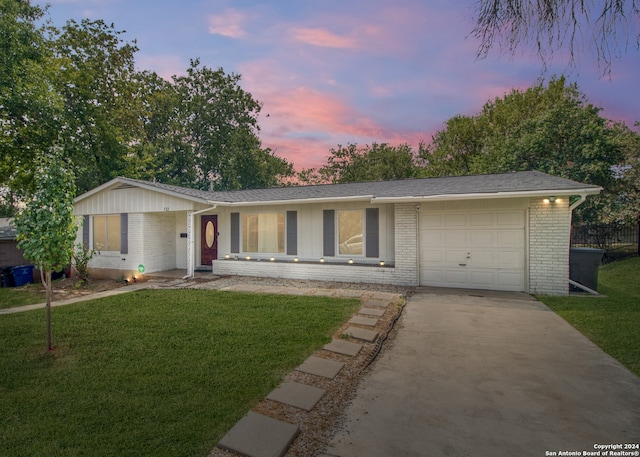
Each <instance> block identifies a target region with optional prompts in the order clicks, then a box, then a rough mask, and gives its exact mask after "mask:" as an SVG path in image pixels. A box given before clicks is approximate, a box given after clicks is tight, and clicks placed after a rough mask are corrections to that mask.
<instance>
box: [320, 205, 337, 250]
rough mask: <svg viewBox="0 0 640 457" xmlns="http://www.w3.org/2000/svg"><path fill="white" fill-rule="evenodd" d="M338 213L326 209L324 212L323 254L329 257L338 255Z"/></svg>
mask: <svg viewBox="0 0 640 457" xmlns="http://www.w3.org/2000/svg"><path fill="white" fill-rule="evenodd" d="M335 220H336V212H335V211H334V210H332V209H325V210H324V211H323V212H322V253H323V255H326V256H327V257H333V256H335V255H336V223H335Z"/></svg>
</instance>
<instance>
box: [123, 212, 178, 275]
mask: <svg viewBox="0 0 640 457" xmlns="http://www.w3.org/2000/svg"><path fill="white" fill-rule="evenodd" d="M129 230H131V224H129ZM142 245H143V246H144V258H143V261H142V262H141V263H142V264H143V265H144V267H145V273H153V272H156V271H164V270H172V269H174V268H176V216H175V214H174V213H148V214H145V215H144V234H143V239H142ZM129 249H130V250H131V240H130V241H129Z"/></svg>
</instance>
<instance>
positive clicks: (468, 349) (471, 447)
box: [325, 289, 640, 457]
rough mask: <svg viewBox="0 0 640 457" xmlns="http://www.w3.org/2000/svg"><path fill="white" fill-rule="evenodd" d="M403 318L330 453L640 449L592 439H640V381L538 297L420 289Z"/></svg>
mask: <svg viewBox="0 0 640 457" xmlns="http://www.w3.org/2000/svg"><path fill="white" fill-rule="evenodd" d="M585 300H589V299H588V298H586V299H585ZM398 324H399V325H400V330H399V332H398V335H397V337H396V339H395V341H394V342H393V344H392V345H391V346H390V347H389V348H387V350H386V351H384V352H383V354H382V355H381V356H380V358H379V359H378V360H377V361H376V362H375V364H374V366H373V369H372V371H371V372H370V373H368V374H367V375H366V376H365V377H364V378H363V380H362V381H361V384H360V386H359V387H358V391H357V396H356V398H355V400H354V401H353V402H352V404H351V405H350V406H349V407H348V408H347V413H346V414H347V418H346V421H345V424H344V426H343V427H342V428H341V429H340V431H339V432H338V433H337V434H336V436H335V437H334V438H333V440H332V442H331V443H330V445H329V447H328V448H327V449H326V451H325V453H326V455H328V456H341V457H365V456H366V457H376V456H379V457H396V456H402V457H408V456H434V457H440V456H535V457H540V456H550V455H602V456H605V455H609V456H613V455H639V454H638V453H630V454H613V453H606V454H605V451H606V450H607V449H606V448H598V447H597V446H599V445H617V444H625V443H633V444H635V443H639V442H640V379H639V378H638V377H636V376H634V375H633V374H632V373H630V372H629V371H628V370H627V369H625V368H624V367H623V366H622V365H620V364H619V363H618V362H617V361H615V360H614V359H612V358H611V357H609V356H608V355H606V354H605V353H604V352H603V351H602V350H600V349H599V348H598V347H597V346H595V345H594V344H593V343H591V342H590V341H589V340H588V339H587V338H585V337H584V336H582V335H581V334H580V333H579V332H578V331H576V330H574V329H573V327H571V326H570V325H569V324H567V323H566V322H565V321H564V320H562V319H561V318H560V317H558V316H557V315H556V314H555V313H553V312H552V311H550V310H549V308H547V307H546V306H545V305H543V304H542V303H540V302H538V301H536V300H535V299H533V298H532V297H530V296H528V295H526V294H517V293H497V292H495V293H494V292H486V291H468V290H467V291H465V290H451V289H448V290H446V289H421V290H419V291H418V292H417V293H416V294H415V295H413V296H412V297H411V298H410V299H409V302H408V304H407V307H406V309H405V313H404V315H403V317H402V318H401V320H400V321H399V323H398ZM609 449H611V448H609ZM620 449H622V448H620ZM620 449H618V450H620ZM598 450H600V451H601V453H600V454H597V453H596V454H586V453H585V454H583V453H582V451H590V452H597V451H598ZM622 450H624V449H622ZM561 451H562V452H577V451H579V453H577V454H571V453H567V454H563V453H561ZM630 451H631V452H635V451H638V449H637V448H636V449H631V450H630ZM554 452H555V453H556V454H554Z"/></svg>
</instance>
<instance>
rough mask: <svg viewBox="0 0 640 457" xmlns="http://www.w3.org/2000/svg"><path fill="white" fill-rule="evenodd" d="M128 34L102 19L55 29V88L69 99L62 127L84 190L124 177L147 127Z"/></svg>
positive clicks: (53, 81) (66, 149) (77, 176)
mask: <svg viewBox="0 0 640 457" xmlns="http://www.w3.org/2000/svg"><path fill="white" fill-rule="evenodd" d="M123 34H124V32H123V31H118V30H116V29H115V27H114V25H113V24H111V25H107V24H105V23H104V22H103V21H101V20H97V21H90V20H87V19H85V20H83V21H81V22H80V23H77V22H75V21H68V22H67V24H66V25H65V26H64V27H63V28H62V30H60V31H58V30H55V31H54V35H53V37H52V40H53V41H52V45H53V48H54V51H55V61H54V63H55V72H56V73H55V75H54V76H53V79H52V84H53V86H54V88H55V89H56V91H57V92H58V93H59V94H60V95H61V97H62V98H63V100H64V112H63V114H62V116H63V119H62V125H61V128H60V136H61V141H62V142H63V143H64V144H65V153H66V154H67V155H68V156H69V157H70V158H71V160H72V163H73V167H74V172H75V175H76V183H77V185H78V189H79V191H80V192H84V191H86V190H89V189H92V188H93V187H96V186H97V185H99V184H102V183H104V182H105V181H108V180H109V179H112V178H115V177H116V176H118V175H121V174H123V171H124V170H125V169H126V167H127V160H128V156H129V154H130V152H131V151H130V147H131V145H132V144H136V143H137V142H139V141H140V138H141V136H142V126H141V125H140V117H139V115H138V110H139V107H138V105H137V104H136V98H135V97H134V95H135V94H136V92H137V91H138V86H137V80H136V72H135V68H134V55H135V53H136V52H137V50H138V48H137V47H136V45H135V41H134V42H133V43H128V42H125V41H124V40H123V39H122V35H123Z"/></svg>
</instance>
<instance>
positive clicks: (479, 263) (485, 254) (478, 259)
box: [468, 250, 498, 268]
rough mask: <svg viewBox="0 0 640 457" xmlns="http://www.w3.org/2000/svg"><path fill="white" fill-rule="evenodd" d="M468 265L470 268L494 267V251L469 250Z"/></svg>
mask: <svg viewBox="0 0 640 457" xmlns="http://www.w3.org/2000/svg"><path fill="white" fill-rule="evenodd" d="M469 257H470V258H469V259H468V266H470V267H471V268H496V267H497V266H498V256H497V253H496V252H495V251H480V250H475V251H471V253H470V256H469Z"/></svg>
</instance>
